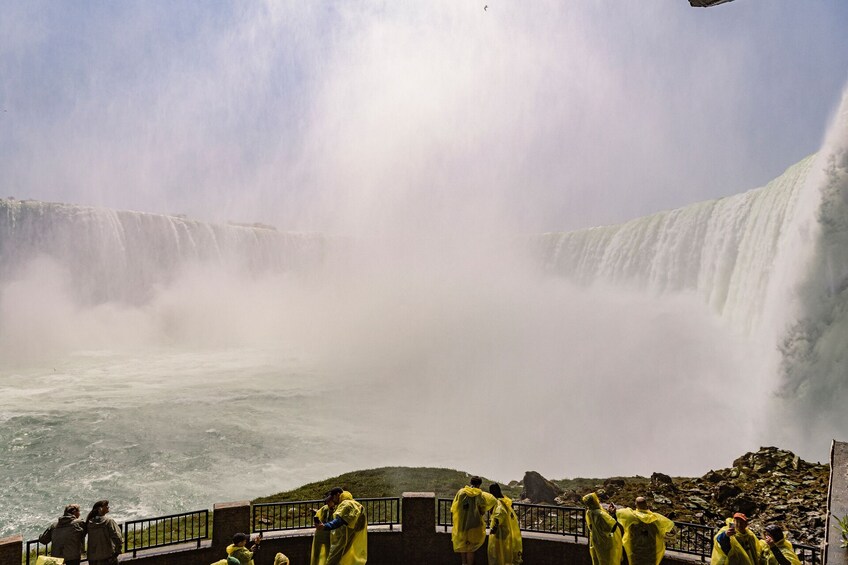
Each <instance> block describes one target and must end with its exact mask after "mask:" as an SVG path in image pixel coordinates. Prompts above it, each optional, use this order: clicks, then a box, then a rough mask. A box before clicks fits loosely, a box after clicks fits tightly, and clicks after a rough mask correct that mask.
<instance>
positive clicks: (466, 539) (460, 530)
mask: <svg viewBox="0 0 848 565" xmlns="http://www.w3.org/2000/svg"><path fill="white" fill-rule="evenodd" d="M495 502H496V499H495V497H494V496H492V495H491V494H489V493H484V492H483V491H482V490H480V489H479V488H477V487H469V486H466V487H463V488H461V489H459V491H458V492H457V493H456V496H454V497H453V503H452V504H451V516H452V518H453V528H452V530H451V541H453V550H454V552H456V553H471V552H474V551H477V550H478V549H480V546H482V545H483V542H484V541H485V540H486V519H485V515H486V512H488V511H489V510H490V509H492V508H493V507H494V505H495Z"/></svg>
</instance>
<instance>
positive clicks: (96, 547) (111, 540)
mask: <svg viewBox="0 0 848 565" xmlns="http://www.w3.org/2000/svg"><path fill="white" fill-rule="evenodd" d="M108 513H109V501H108V500H98V501H97V502H95V503H94V506H93V507H92V509H91V512H89V513H88V517H86V519H85V525H86V528H87V529H88V552H87V555H88V562H89V564H90V565H116V564H117V563H118V555H120V553H121V550H122V549H123V547H124V536H123V535H121V528H120V527H119V526H118V523H117V522H115V520H113V519H112V518H109V517H108V516H106V514H108Z"/></svg>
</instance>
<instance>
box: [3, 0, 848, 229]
mask: <svg viewBox="0 0 848 565" xmlns="http://www.w3.org/2000/svg"><path fill="white" fill-rule="evenodd" d="M486 3H488V9H487V10H485V11H484V10H483V6H484V4H486ZM846 29H848V2H845V0H812V1H811V0H736V1H735V2H732V3H729V4H726V5H723V6H718V7H715V8H710V9H695V8H690V7H689V5H688V2H687V1H686V0H640V1H638V2H621V1H614V0H580V1H578V2H560V1H542V0H538V1H535V0H534V1H533V2H524V1H504V0H475V1H466V0H445V1H430V0H427V1H418V2H405V1H398V0H392V1H385V2H377V1H374V2H349V1H348V2H323V3H319V2H312V1H308V2H307V1H300V2H295V1H289V2H286V1H282V2H252V3H248V2H193V3H192V2H180V3H173V2H164V1H163V2H155V1H147V0H145V1H139V2H106V1H91V2H71V1H69V2H35V1H30V2H19V1H13V0H0V196H2V197H5V196H15V197H17V198H33V199H40V200H52V201H63V202H70V203H77V204H89V205H97V206H107V207H113V208H127V209H136V210H143V211H150V212H157V213H174V214H176V213H185V214H188V215H190V216H192V217H198V218H203V219H212V220H236V221H263V222H269V223H273V224H275V225H277V226H279V227H281V228H283V229H307V230H320V231H342V232H351V231H365V232H368V231H378V232H379V231H388V230H392V229H398V228H399V227H402V228H403V229H405V230H418V229H420V230H425V231H426V230H434V229H441V230H443V229H451V228H453V229H471V230H479V229H485V228H487V227H491V226H492V225H495V226H496V227H497V226H498V225H505V224H504V223H505V222H509V223H511V225H510V229H520V230H524V231H547V230H567V229H574V228H579V227H585V226H589V225H597V224H604V223H616V222H620V221H622V220H626V219H629V218H632V217H636V216H640V215H644V214H647V213H650V212H653V211H656V210H659V209H665V208H671V207H678V206H682V205H685V204H689V203H692V202H695V201H698V200H704V199H708V198H714V197H717V196H722V195H727V194H732V193H736V192H740V191H743V190H747V189H749V188H754V187H756V186H761V185H763V184H764V183H765V182H767V181H768V180H770V179H771V178H773V177H775V176H777V175H778V174H780V173H781V172H782V171H783V170H784V169H785V168H786V167H787V166H789V165H790V164H792V163H794V162H796V161H798V160H799V159H801V158H802V157H804V156H806V155H808V154H810V153H812V152H814V151H816V150H817V148H818V146H819V143H820V141H821V138H822V136H823V133H824V130H825V127H826V125H827V121H828V117H829V115H830V114H831V112H832V111H833V109H834V107H835V105H836V103H837V102H838V99H839V95H840V93H841V90H842V88H843V86H844V83H845V81H846V78H848V34H846V33H845V30H846Z"/></svg>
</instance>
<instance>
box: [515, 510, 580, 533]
mask: <svg viewBox="0 0 848 565" xmlns="http://www.w3.org/2000/svg"><path fill="white" fill-rule="evenodd" d="M512 509H513V510H514V511H515V516H516V518H518V527H519V528H521V531H524V532H540V533H545V534H560V535H563V536H574V541H577V538H585V537H586V520H585V519H584V516H585V514H586V510H585V509H584V508H577V507H574V506H547V505H542V504H525V503H523V502H515V503H513V504H512Z"/></svg>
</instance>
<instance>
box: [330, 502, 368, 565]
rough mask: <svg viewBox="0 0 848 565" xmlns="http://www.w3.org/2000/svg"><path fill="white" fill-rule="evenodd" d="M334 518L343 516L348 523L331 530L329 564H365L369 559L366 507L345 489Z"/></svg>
mask: <svg viewBox="0 0 848 565" xmlns="http://www.w3.org/2000/svg"><path fill="white" fill-rule="evenodd" d="M333 518H341V519H342V520H344V522H345V524H346V525H345V526H342V527H341V528H336V529H335V530H332V531H331V532H330V553H329V554H328V555H327V565H365V562H366V561H368V519H367V518H366V517H365V509H364V508H363V507H362V505H361V504H359V503H358V502H357V501H355V500H354V499H353V495H352V494H350V493H349V492H347V491H344V492H343V493H342V494H341V502H339V505H338V506H336V510H335V512H333Z"/></svg>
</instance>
